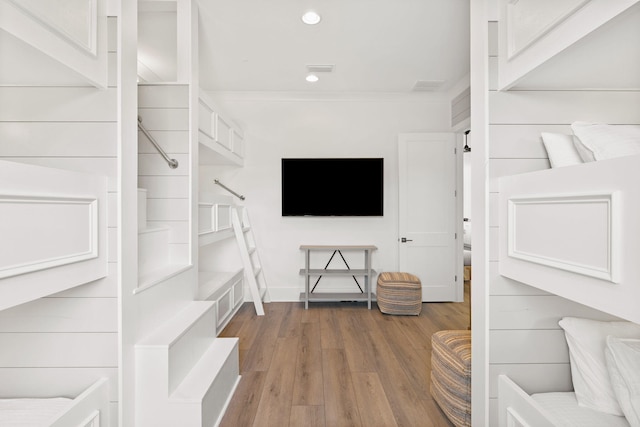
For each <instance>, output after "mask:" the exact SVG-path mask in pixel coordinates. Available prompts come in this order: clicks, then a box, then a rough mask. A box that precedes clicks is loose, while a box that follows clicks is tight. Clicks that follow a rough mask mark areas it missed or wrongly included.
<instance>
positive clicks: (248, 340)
mask: <svg viewBox="0 0 640 427" xmlns="http://www.w3.org/2000/svg"><path fill="white" fill-rule="evenodd" d="M265 313H266V314H265V316H261V317H258V316H256V314H255V311H254V308H253V304H252V303H245V304H244V305H243V307H242V308H241V309H240V311H239V312H238V313H237V314H236V316H235V317H234V318H233V319H232V320H231V322H230V323H229V324H228V325H227V327H226V328H225V329H224V331H223V332H222V334H221V336H227V337H239V338H240V345H239V348H240V373H241V375H242V378H241V380H240V384H239V385H238V388H237V389H236V392H235V394H234V396H233V398H232V400H231V402H230V404H229V407H228V409H227V412H226V414H225V416H224V418H223V420H222V423H221V427H244V426H247V427H248V426H268V427H275V426H277V427H286V426H290V427H298V426H301V427H308V426H309V427H313V426H318V427H340V426H345V427H357V426H367V427H369V426H379V427H394V426H407V427H431V426H438V427H451V426H452V424H451V423H450V422H449V421H448V420H447V418H446V416H445V415H444V414H443V413H442V411H440V408H438V406H437V404H436V403H435V402H434V401H433V399H432V398H431V395H430V393H429V379H430V373H431V335H432V334H433V333H434V332H436V331H439V330H442V329H467V328H468V327H469V321H470V320H469V319H470V311H469V285H468V284H467V285H466V286H465V302H464V303H425V304H423V305H422V313H421V314H420V316H389V315H384V314H382V313H380V311H379V310H378V308H377V306H375V304H374V305H373V307H372V309H371V310H368V309H367V307H366V304H365V303H312V304H309V310H305V309H304V306H303V304H302V303H269V304H265Z"/></svg>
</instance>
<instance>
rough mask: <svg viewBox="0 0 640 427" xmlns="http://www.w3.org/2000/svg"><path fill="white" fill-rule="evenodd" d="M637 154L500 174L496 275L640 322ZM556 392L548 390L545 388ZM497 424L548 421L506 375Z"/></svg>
mask: <svg viewBox="0 0 640 427" xmlns="http://www.w3.org/2000/svg"><path fill="white" fill-rule="evenodd" d="M638 162H640V156H630V157H621V158H616V159H611V160H604V161H599V162H593V163H585V164H581V165H577V166H569V167H562V168H556V169H548V170H543V171H538V172H532V173H526V174H522V175H514V176H509V177H504V178H501V179H500V201H499V203H500V205H499V209H500V274H501V275H503V276H506V277H509V278H511V279H514V280H517V281H519V282H522V283H525V284H528V285H530V286H533V287H535V288H538V289H542V290H544V291H547V292H550V293H553V294H556V295H559V296H561V297H564V298H566V299H569V300H572V301H576V302H578V303H581V304H584V305H586V306H589V307H592V308H595V309H597V310H599V311H602V312H605V313H608V314H611V315H613V316H617V317H620V318H622V319H627V320H630V321H632V322H636V323H640V310H639V309H638V307H639V304H640V262H639V261H638V259H637V255H638V254H640V239H638V238H637V236H640V221H638V212H640V186H639V185H638V184H637V183H638V182H640V168H639V167H638ZM548 391H554V390H548ZM498 395H499V399H498V402H499V403H498V406H499V409H498V411H499V418H498V419H499V425H500V426H501V427H547V426H553V425H554V423H553V422H552V421H550V418H549V416H548V414H547V413H546V412H545V410H544V409H543V408H542V407H541V406H540V405H539V404H538V403H537V402H536V401H534V400H533V399H532V398H531V397H530V396H529V395H528V394H527V393H526V392H525V391H523V390H522V389H521V388H520V387H519V386H518V385H517V384H516V383H514V382H513V381H512V380H511V379H509V378H508V377H507V376H505V375H500V376H499V379H498Z"/></svg>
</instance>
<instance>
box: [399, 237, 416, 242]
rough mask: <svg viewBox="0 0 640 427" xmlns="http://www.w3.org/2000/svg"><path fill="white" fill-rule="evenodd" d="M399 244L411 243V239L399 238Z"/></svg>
mask: <svg viewBox="0 0 640 427" xmlns="http://www.w3.org/2000/svg"><path fill="white" fill-rule="evenodd" d="M400 242H402V243H407V242H413V240H412V239H407V238H406V237H401V238H400Z"/></svg>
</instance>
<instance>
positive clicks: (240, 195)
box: [213, 179, 244, 200]
mask: <svg viewBox="0 0 640 427" xmlns="http://www.w3.org/2000/svg"><path fill="white" fill-rule="evenodd" d="M213 183H214V184H218V185H219V186H220V187H222V188H224V189H225V190H227V191H228V192H229V193H231V194H233V195H234V196H236V197H237V198H239V199H240V200H244V196H243V195H242V194H238V193H236V192H235V191H233V190H232V189H230V188H229V187H227V186H226V185H224V184H223V183H221V182H220V181H218V180H217V179H214V180H213Z"/></svg>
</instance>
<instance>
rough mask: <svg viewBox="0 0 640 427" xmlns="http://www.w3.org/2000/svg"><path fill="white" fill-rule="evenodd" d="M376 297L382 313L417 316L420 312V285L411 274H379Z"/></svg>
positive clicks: (417, 279) (416, 278) (418, 280)
mask: <svg viewBox="0 0 640 427" xmlns="http://www.w3.org/2000/svg"><path fill="white" fill-rule="evenodd" d="M376 295H377V299H378V308H379V309H380V311H381V312H383V313H386V314H399V315H414V316H417V315H419V314H420V311H422V284H421V283H420V279H419V278H418V277H416V276H414V275H413V274H409V273H397V272H395V273H380V275H379V276H378V285H377V291H376Z"/></svg>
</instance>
